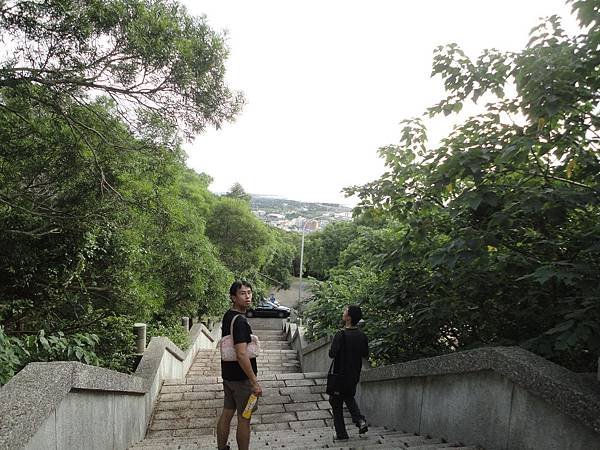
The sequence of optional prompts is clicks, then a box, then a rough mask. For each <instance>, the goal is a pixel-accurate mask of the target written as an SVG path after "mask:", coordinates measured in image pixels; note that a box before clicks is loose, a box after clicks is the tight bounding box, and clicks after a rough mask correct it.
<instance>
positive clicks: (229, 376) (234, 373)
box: [221, 309, 258, 381]
mask: <svg viewBox="0 0 600 450" xmlns="http://www.w3.org/2000/svg"><path fill="white" fill-rule="evenodd" d="M237 315H239V316H240V317H238V318H237V319H235V322H234V323H233V343H234V344H239V343H240V342H250V341H251V340H252V339H251V338H250V335H251V334H252V328H250V324H249V323H248V321H247V320H246V316H244V315H243V314H242V313H240V312H238V311H234V310H233V309H230V310H229V311H227V312H226V313H225V315H224V316H223V322H222V323H221V332H222V336H229V334H230V329H231V321H232V320H233V318H234V316H237ZM250 364H252V370H253V371H254V374H255V375H256V374H257V373H258V369H257V368H256V358H250ZM221 376H222V377H223V379H224V380H228V381H241V380H247V379H248V376H247V375H246V372H244V371H243V370H242V368H241V366H240V364H239V363H238V362H237V361H221Z"/></svg>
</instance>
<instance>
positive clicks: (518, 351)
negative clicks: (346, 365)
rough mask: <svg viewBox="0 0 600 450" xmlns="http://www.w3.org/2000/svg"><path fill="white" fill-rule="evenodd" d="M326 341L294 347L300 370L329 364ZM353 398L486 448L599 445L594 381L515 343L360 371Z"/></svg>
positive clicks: (382, 415) (377, 419)
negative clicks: (358, 382) (298, 354)
mask: <svg viewBox="0 0 600 450" xmlns="http://www.w3.org/2000/svg"><path fill="white" fill-rule="evenodd" d="M289 327H290V326H289V324H288V325H284V329H286V328H287V329H289ZM297 332H298V331H296V333H297ZM288 334H289V331H288ZM330 342H331V338H322V339H319V340H318V341H315V342H312V343H310V344H308V345H306V346H305V347H303V348H302V349H301V360H302V363H303V365H302V370H303V371H305V372H312V371H319V372H323V371H326V370H327V369H328V368H329V364H330V362H331V359H330V358H329V355H328V349H329V344H330ZM357 401H358V402H359V404H360V406H361V409H362V411H363V413H365V415H366V416H367V418H368V419H369V420H370V421H371V422H372V423H373V424H375V425H382V426H389V427H393V428H397V429H401V430H404V431H409V432H415V433H418V434H421V435H427V434H430V435H434V436H441V437H444V438H445V439H447V440H449V441H451V440H458V441H463V442H466V443H469V444H478V445H481V446H483V447H484V448H486V449H488V450H493V449H508V450H513V449H514V450H520V449H524V448H528V449H540V450H541V449H544V450H549V449H581V450H584V449H585V450H587V449H591V448H599V449H600V384H599V383H598V382H597V381H596V380H594V379H593V378H592V377H585V376H582V375H580V374H576V373H574V372H571V371H570V370H567V369H565V368H564V367H561V366H558V365H556V364H554V363H552V362H550V361H548V360H546V359H544V358H541V357H539V356H537V355H534V354H533V353H530V352H528V351H526V350H524V349H522V348H520V347H486V348H479V349H474V350H469V351H463V352H457V353H451V354H447V355H443V356H437V357H433V358H425V359H419V360H415V361H409V362H406V363H402V364H395V365H390V366H382V367H377V368H373V369H369V370H365V371H363V373H362V375H361V382H360V384H359V386H358V392H357ZM382 405H386V406H385V407H382Z"/></svg>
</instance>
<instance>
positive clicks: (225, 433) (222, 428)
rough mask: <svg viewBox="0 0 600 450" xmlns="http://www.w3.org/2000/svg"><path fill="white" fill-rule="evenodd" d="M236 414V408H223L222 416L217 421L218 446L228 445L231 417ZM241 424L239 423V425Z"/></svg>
mask: <svg viewBox="0 0 600 450" xmlns="http://www.w3.org/2000/svg"><path fill="white" fill-rule="evenodd" d="M234 414H235V409H227V408H223V412H222V413H221V417H219V421H218V422H217V447H219V448H220V449H221V448H225V446H226V445H227V439H229V427H230V426H231V419H233V415H234ZM238 426H239V425H238Z"/></svg>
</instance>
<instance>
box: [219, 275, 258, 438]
mask: <svg viewBox="0 0 600 450" xmlns="http://www.w3.org/2000/svg"><path fill="white" fill-rule="evenodd" d="M229 295H230V298H231V301H232V305H231V309H230V310H228V311H227V312H226V313H225V315H224V316H223V322H222V324H221V332H222V335H223V336H227V335H229V334H231V331H230V329H231V322H232V320H233V318H234V317H236V316H239V317H237V319H235V322H234V323H233V344H234V346H235V353H236V357H237V361H221V376H222V378H223V391H224V398H223V412H222V414H221V417H220V418H219V422H218V423H217V446H218V447H219V449H225V450H227V449H229V445H227V439H228V438H229V426H230V425H231V419H233V415H234V414H235V412H236V411H237V414H238V415H237V421H238V424H237V433H236V440H237V444H238V448H239V449H240V450H247V449H248V448H249V446H250V419H245V418H243V417H242V412H243V411H244V408H245V407H246V403H247V402H248V397H250V394H254V395H256V396H257V397H260V396H261V395H262V388H261V387H260V384H258V380H257V377H256V374H257V373H258V369H257V367H256V358H249V357H248V355H247V353H246V347H247V346H248V343H249V342H251V337H250V335H251V334H252V329H251V328H250V324H249V323H248V321H247V320H246V317H245V313H246V309H248V307H249V306H250V304H251V303H252V286H251V285H250V283H248V282H246V281H236V282H235V283H233V284H232V285H231V288H230V289H229Z"/></svg>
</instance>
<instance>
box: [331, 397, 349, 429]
mask: <svg viewBox="0 0 600 450" xmlns="http://www.w3.org/2000/svg"><path fill="white" fill-rule="evenodd" d="M329 404H330V405H331V410H332V411H333V426H334V428H335V434H336V436H337V437H338V438H340V439H345V438H347V437H348V432H347V431H346V424H345V423H344V412H343V409H342V408H343V404H344V400H343V399H342V397H340V396H338V395H330V396H329Z"/></svg>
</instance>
